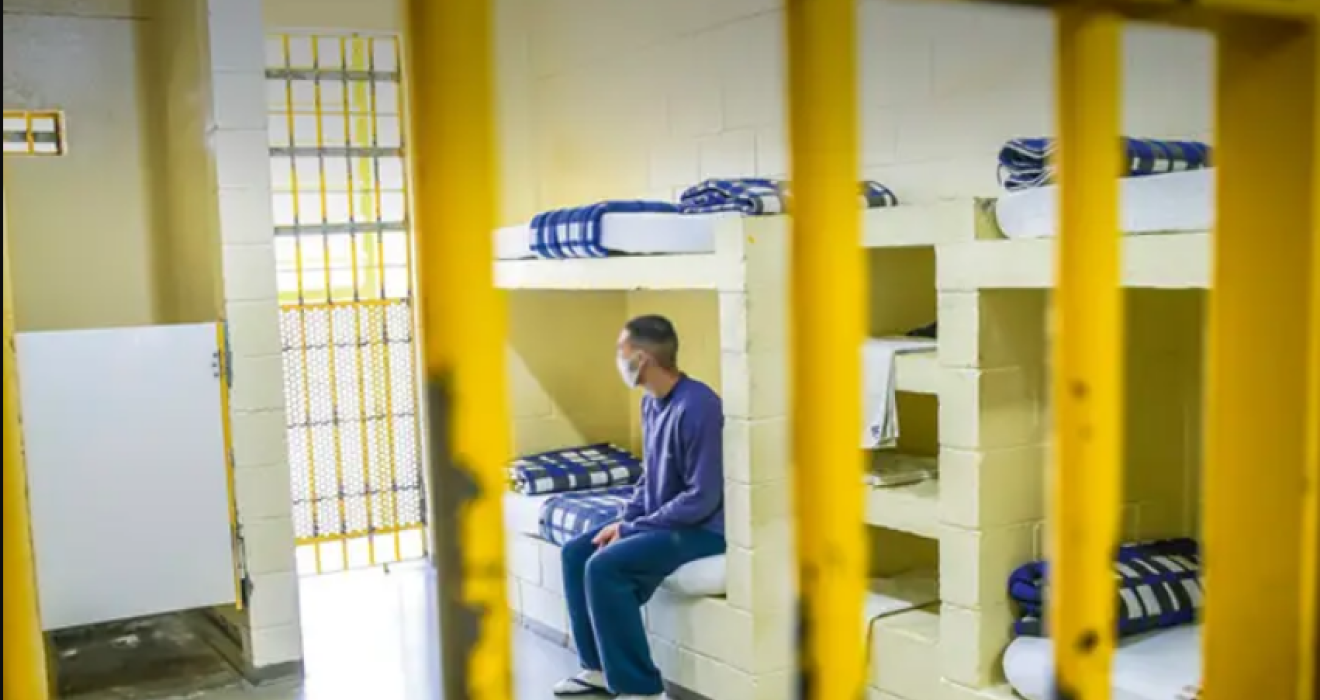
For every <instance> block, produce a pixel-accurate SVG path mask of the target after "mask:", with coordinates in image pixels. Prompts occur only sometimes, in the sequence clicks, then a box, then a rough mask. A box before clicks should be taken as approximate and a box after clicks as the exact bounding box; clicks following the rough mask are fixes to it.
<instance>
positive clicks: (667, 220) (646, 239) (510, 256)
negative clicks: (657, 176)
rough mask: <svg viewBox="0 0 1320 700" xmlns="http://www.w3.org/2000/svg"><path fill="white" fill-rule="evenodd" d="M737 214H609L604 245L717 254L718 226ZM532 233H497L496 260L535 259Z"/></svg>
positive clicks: (628, 250) (514, 229)
mask: <svg viewBox="0 0 1320 700" xmlns="http://www.w3.org/2000/svg"><path fill="white" fill-rule="evenodd" d="M731 216H733V217H736V216H738V215H737V214H657V213H634V214H624V213H619V214H606V215H605V216H603V217H602V218H601V233H600V238H601V244H602V245H604V246H605V248H606V249H608V250H610V251H612V252H615V253H623V254H627V255H656V254H682V253H688V254H693V253H713V252H715V226H716V223H717V222H719V221H720V220H721V219H725V218H729V217H731ZM531 242H532V232H531V229H529V228H528V227H527V226H526V225H521V226H510V227H507V228H502V229H499V230H497V231H496V232H495V258H496V259H498V260H525V259H529V258H535V257H536V256H535V255H534V254H533V253H532V249H531Z"/></svg>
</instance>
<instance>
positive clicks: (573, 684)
mask: <svg viewBox="0 0 1320 700" xmlns="http://www.w3.org/2000/svg"><path fill="white" fill-rule="evenodd" d="M552 691H553V692H554V694H555V697H557V698H573V697H580V696H583V695H609V694H610V691H609V688H607V687H606V686H605V674H603V673H601V672H600V671H583V672H582V673H579V674H577V675H576V676H573V677H572V678H565V679H564V680H562V681H559V682H558V683H556V684H555V687H554V688H553V689H552Z"/></svg>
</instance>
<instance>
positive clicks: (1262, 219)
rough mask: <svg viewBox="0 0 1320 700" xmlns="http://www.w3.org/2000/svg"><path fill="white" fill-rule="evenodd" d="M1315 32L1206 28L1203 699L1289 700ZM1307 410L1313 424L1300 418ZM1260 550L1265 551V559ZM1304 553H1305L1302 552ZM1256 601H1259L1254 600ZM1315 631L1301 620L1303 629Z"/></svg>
mask: <svg viewBox="0 0 1320 700" xmlns="http://www.w3.org/2000/svg"><path fill="white" fill-rule="evenodd" d="M1316 51H1317V49H1316V26H1315V24H1310V25H1301V24H1297V25H1291V26H1289V25H1283V24H1281V23H1273V22H1265V21H1253V20H1246V19H1243V20H1239V21H1237V22H1234V23H1232V24H1228V25H1226V26H1224V27H1222V28H1221V31H1220V33H1219V55H1218V60H1217V65H1218V132H1217V133H1218V148H1217V150H1216V153H1215V156H1216V158H1217V160H1218V164H1219V168H1218V171H1219V172H1218V178H1219V179H1218V183H1217V186H1216V190H1217V192H1218V196H1217V199H1218V204H1217V206H1218V211H1217V217H1216V218H1217V222H1218V223H1217V227H1216V230H1215V236H1214V255H1213V259H1214V277H1213V291H1212V293H1211V295H1210V310H1209V317H1210V324H1209V325H1210V330H1209V366H1208V368H1207V373H1206V381H1207V391H1206V396H1207V412H1206V424H1205V435H1206V447H1205V455H1206V461H1205V473H1204V485H1205V486H1204V488H1205V499H1204V504H1205V505H1204V517H1205V526H1204V531H1205V558H1206V561H1207V562H1208V563H1209V566H1208V568H1207V569H1206V591H1207V600H1206V611H1205V642H1204V643H1205V655H1204V663H1205V695H1204V696H1203V697H1204V698H1206V700H1243V699H1245V698H1253V699H1254V698H1262V699H1263V698H1271V699H1272V698H1298V700H1314V697H1315V696H1314V695H1305V696H1301V697H1299V696H1297V692H1298V687H1299V684H1298V679H1299V677H1301V675H1302V670H1303V668H1305V667H1306V665H1307V664H1314V663H1315V660H1314V657H1312V658H1310V659H1303V658H1302V655H1301V652H1302V648H1303V645H1304V642H1303V639H1302V635H1301V634H1300V629H1301V628H1302V627H1303V625H1302V624H1300V623H1299V622H1298V621H1297V618H1298V606H1299V605H1300V604H1301V602H1302V590H1301V589H1302V563H1301V562H1302V561H1303V560H1306V559H1310V560H1313V557H1302V556H1301V555H1299V554H1291V555H1290V554H1288V553H1299V552H1301V551H1302V550H1301V547H1302V543H1303V538H1302V537H1301V534H1300V533H1301V530H1302V526H1303V522H1302V519H1303V507H1302V504H1303V500H1304V498H1303V492H1304V486H1305V483H1304V474H1305V466H1304V465H1305V464H1306V460H1307V459H1308V456H1309V455H1308V451H1307V437H1308V433H1314V431H1315V430H1316V424H1315V423H1314V422H1312V423H1311V424H1310V425H1309V426H1308V425H1307V420H1308V416H1307V411H1308V405H1307V403H1308V402H1307V394H1308V389H1307V387H1308V381H1307V377H1308V375H1309V374H1310V373H1311V372H1314V371H1315V370H1314V366H1308V356H1309V353H1310V350H1309V348H1308V343H1309V342H1310V340H1311V337H1310V333H1309V332H1308V328H1307V326H1308V322H1309V319H1310V317H1311V314H1310V313H1309V311H1308V308H1307V307H1308V301H1307V300H1308V299H1309V298H1310V295H1311V292H1312V280H1311V279H1310V275H1311V269H1310V266H1311V261H1312V259H1313V256H1314V254H1315V251H1314V250H1312V249H1311V246H1312V245H1314V240H1313V239H1314V233H1315V227H1316V223H1315V219H1314V218H1313V217H1314V216H1315V202H1314V200H1315V199H1316V197H1317V194H1318V193H1320V174H1318V173H1317V161H1316V157H1315V153H1316V139H1317V135H1316V130H1317V120H1320V111H1317V109H1316V79H1317V76H1316V72H1317V67H1316ZM1312 415H1313V416H1314V414H1312ZM1262 547H1267V548H1268V550H1269V551H1270V552H1278V553H1281V555H1280V556H1265V555H1263V554H1264V552H1263V551H1262ZM1312 554H1314V552H1312ZM1261 591H1268V594H1267V595H1261ZM1313 622H1314V621H1312V623H1313Z"/></svg>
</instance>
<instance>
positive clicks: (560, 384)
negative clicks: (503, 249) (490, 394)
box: [508, 292, 631, 454]
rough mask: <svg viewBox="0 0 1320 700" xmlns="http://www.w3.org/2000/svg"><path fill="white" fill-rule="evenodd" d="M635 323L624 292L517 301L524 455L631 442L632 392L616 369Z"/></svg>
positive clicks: (512, 348)
mask: <svg viewBox="0 0 1320 700" xmlns="http://www.w3.org/2000/svg"><path fill="white" fill-rule="evenodd" d="M626 319H627V297H626V295H625V294H623V293H619V292H514V293H511V294H510V295H509V344H508V349H509V375H508V376H509V379H508V381H509V393H510V412H511V414H512V416H513V449H514V452H515V453H516V454H526V453H529V452H540V451H544V450H550V449H556V448H559V447H566V446H571V445H578V444H582V443H584V442H599V441H609V442H615V443H617V444H620V445H627V444H629V443H630V434H631V420H630V417H629V408H628V400H629V392H628V391H627V389H626V388H625V387H624V386H623V383H622V382H620V381H619V378H618V374H617V371H616V370H615V365H614V357H615V351H614V346H615V341H616V340H617V339H618V335H619V330H620V328H622V326H623V323H624V321H625V320H626Z"/></svg>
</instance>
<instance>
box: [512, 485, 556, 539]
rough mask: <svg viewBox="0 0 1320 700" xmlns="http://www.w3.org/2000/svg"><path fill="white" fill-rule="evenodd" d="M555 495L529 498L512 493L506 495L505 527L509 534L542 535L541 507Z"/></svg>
mask: <svg viewBox="0 0 1320 700" xmlns="http://www.w3.org/2000/svg"><path fill="white" fill-rule="evenodd" d="M552 495H553V494H544V495H540V496H527V495H524V494H521V493H513V492H512V491H510V492H507V493H505V494H504V527H505V529H506V531H507V532H508V533H509V534H514V533H517V534H519V535H531V536H533V537H539V536H540V534H541V506H543V505H545V502H546V501H548V500H550V497H551V496H552Z"/></svg>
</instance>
